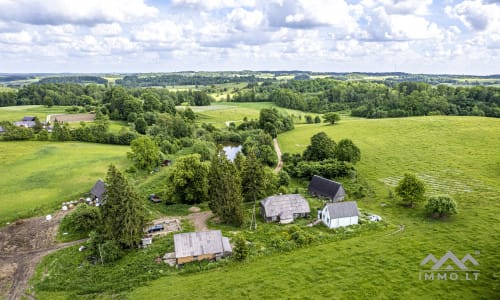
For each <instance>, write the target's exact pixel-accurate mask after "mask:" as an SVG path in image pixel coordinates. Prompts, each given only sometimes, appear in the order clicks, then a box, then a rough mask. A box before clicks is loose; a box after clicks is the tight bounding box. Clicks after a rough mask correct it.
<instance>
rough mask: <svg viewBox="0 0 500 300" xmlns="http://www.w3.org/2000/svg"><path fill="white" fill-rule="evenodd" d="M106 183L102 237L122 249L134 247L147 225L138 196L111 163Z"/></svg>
mask: <svg viewBox="0 0 500 300" xmlns="http://www.w3.org/2000/svg"><path fill="white" fill-rule="evenodd" d="M106 183H107V186H106V193H105V194H104V203H103V205H102V211H101V212H102V225H103V226H102V230H103V234H104V238H105V239H106V240H113V241H116V242H118V243H119V244H120V245H121V246H122V247H124V248H129V247H133V246H136V245H137V244H138V243H139V242H140V240H141V237H142V235H143V228H144V226H145V225H146V219H145V214H144V208H143V205H142V202H141V199H140V197H139V195H138V194H137V192H136V191H135V189H134V188H133V187H132V186H131V185H130V184H129V183H128V181H127V179H126V178H125V177H124V176H123V174H122V173H121V172H120V171H118V170H117V169H116V167H115V166H114V165H110V166H109V169H108V174H107V177H106Z"/></svg>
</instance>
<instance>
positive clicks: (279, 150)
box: [273, 138, 283, 173]
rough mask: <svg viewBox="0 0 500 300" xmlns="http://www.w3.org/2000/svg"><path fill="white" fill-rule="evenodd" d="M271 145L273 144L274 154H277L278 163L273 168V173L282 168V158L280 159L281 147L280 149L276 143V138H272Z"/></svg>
mask: <svg viewBox="0 0 500 300" xmlns="http://www.w3.org/2000/svg"><path fill="white" fill-rule="evenodd" d="M273 145H274V151H276V155H277V156H278V165H277V166H276V168H275V169H274V173H279V171H281V169H282V168H283V160H281V149H280V144H278V139H277V138H274V139H273Z"/></svg>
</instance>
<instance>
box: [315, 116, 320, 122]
mask: <svg viewBox="0 0 500 300" xmlns="http://www.w3.org/2000/svg"><path fill="white" fill-rule="evenodd" d="M314 123H316V124H317V123H321V118H320V117H319V116H316V117H314Z"/></svg>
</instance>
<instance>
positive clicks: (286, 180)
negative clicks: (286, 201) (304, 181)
mask: <svg viewBox="0 0 500 300" xmlns="http://www.w3.org/2000/svg"><path fill="white" fill-rule="evenodd" d="M290 180H291V178H290V175H288V173H287V172H286V171H285V170H281V171H280V172H279V173H278V186H289V185H290Z"/></svg>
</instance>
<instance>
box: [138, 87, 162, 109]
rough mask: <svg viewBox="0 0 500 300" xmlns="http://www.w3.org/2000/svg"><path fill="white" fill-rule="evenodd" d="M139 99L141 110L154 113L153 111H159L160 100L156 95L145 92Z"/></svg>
mask: <svg viewBox="0 0 500 300" xmlns="http://www.w3.org/2000/svg"><path fill="white" fill-rule="evenodd" d="M141 99H142V101H143V104H142V106H143V108H144V110H145V111H155V110H160V108H161V102H160V98H159V97H158V95H156V94H154V93H151V92H146V93H144V94H142V95H141Z"/></svg>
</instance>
